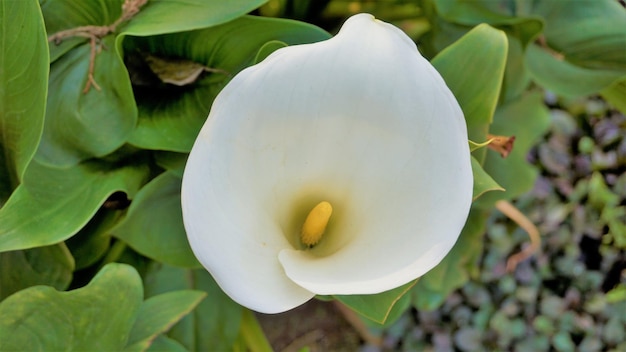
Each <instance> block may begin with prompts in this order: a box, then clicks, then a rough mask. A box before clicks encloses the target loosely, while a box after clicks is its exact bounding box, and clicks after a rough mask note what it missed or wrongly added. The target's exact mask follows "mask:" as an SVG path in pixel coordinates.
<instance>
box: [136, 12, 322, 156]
mask: <svg viewBox="0 0 626 352" xmlns="http://www.w3.org/2000/svg"><path fill="white" fill-rule="evenodd" d="M328 37H329V35H328V33H326V32H324V31H323V30H321V29H319V28H317V27H315V26H312V25H309V24H305V23H300V22H295V21H289V20H281V19H272V18H260V17H252V16H245V17H242V18H238V19H236V20H234V21H231V22H228V23H226V24H223V25H220V26H216V27H212V28H207V29H203V30H197V31H192V32H184V33H176V34H167V35H161V36H154V37H147V38H141V37H127V38H126V39H125V40H124V51H125V55H126V57H127V61H128V58H129V57H133V56H134V57H135V58H138V57H139V58H140V57H141V53H151V55H154V56H157V57H162V58H184V59H187V60H191V61H194V62H197V63H200V64H202V65H204V66H206V67H209V68H212V69H218V70H221V71H223V73H222V72H214V73H208V74H205V75H204V77H201V78H200V79H199V80H198V81H196V82H194V83H193V84H190V85H186V86H183V87H175V86H173V85H169V84H164V83H160V84H159V83H158V82H157V83H156V84H152V85H149V86H139V85H136V86H134V88H135V99H136V101H137V105H138V107H139V122H138V125H137V128H136V129H135V131H134V133H133V135H132V137H131V138H130V143H131V144H133V145H135V146H137V147H140V148H145V149H155V150H169V151H175V152H189V151H190V150H191V146H192V145H193V142H194V141H195V139H196V136H197V135H198V132H199V131H200V128H201V127H202V125H203V124H204V121H205V120H206V117H207V115H208V113H209V109H210V107H211V104H212V102H213V99H214V98H215V96H216V95H217V94H218V93H219V91H220V90H221V89H222V88H223V87H224V85H225V84H226V83H227V82H228V81H229V80H230V78H231V77H232V76H234V75H235V74H236V73H237V72H239V71H240V70H242V69H243V68H245V67H246V66H248V65H250V64H251V63H252V61H253V60H254V58H255V56H256V54H257V52H258V50H259V49H260V48H261V47H263V45H264V44H265V43H267V42H268V41H271V40H280V41H283V42H285V43H287V44H299V43H309V42H315V41H320V40H324V39H327V38H328ZM140 60H141V59H140ZM129 70H131V72H132V71H133V69H132V67H131V68H129Z"/></svg>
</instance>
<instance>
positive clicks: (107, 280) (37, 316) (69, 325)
mask: <svg viewBox="0 0 626 352" xmlns="http://www.w3.org/2000/svg"><path fill="white" fill-rule="evenodd" d="M142 300H143V289H142V286H141V278H140V277H139V274H137V271H136V270H135V269H134V268H132V267H131V266H128V265H124V264H109V265H107V266H105V267H104V268H103V269H102V271H100V273H98V275H96V276H95V277H94V278H93V280H92V281H91V283H89V285H87V286H85V287H83V288H80V289H77V290H74V291H70V292H59V291H56V290H55V289H53V288H52V287H47V286H35V287H31V288H29V289H26V290H23V291H20V292H18V293H16V294H14V295H12V296H10V297H9V298H7V299H5V300H4V301H3V302H2V303H0V350H2V351H68V350H73V351H93V350H99V351H120V350H122V348H123V347H124V346H125V344H126V341H127V340H128V337H129V333H130V331H131V328H132V325H133V322H134V321H135V317H136V316H137V314H138V311H139V309H140V306H141V302H142Z"/></svg>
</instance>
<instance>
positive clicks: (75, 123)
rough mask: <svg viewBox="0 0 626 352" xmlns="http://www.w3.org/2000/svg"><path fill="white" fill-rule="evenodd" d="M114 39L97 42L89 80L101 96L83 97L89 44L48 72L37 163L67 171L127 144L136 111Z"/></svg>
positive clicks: (84, 95) (90, 95)
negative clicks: (98, 87)
mask: <svg viewBox="0 0 626 352" xmlns="http://www.w3.org/2000/svg"><path fill="white" fill-rule="evenodd" d="M113 42H114V37H113V36H107V37H105V38H104V39H102V42H101V44H100V45H102V46H104V48H103V47H100V49H101V51H100V53H99V54H97V57H96V61H95V66H94V67H95V69H94V79H95V81H96V83H97V84H98V85H99V86H100V88H101V89H100V90H98V89H96V88H95V87H91V89H90V90H89V91H88V92H86V93H85V92H84V88H85V84H86V82H87V75H88V71H89V60H90V50H91V49H90V46H89V44H82V45H79V46H78V47H76V48H74V49H73V50H71V51H69V52H68V53H67V54H65V55H63V56H62V57H61V58H59V59H58V60H57V61H55V62H54V63H52V66H51V70H50V86H49V89H50V94H49V95H48V107H47V109H46V121H45V125H44V131H43V136H42V139H41V145H40V146H39V149H38V150H37V155H36V156H35V158H36V160H38V161H40V162H42V163H45V164H51V165H57V166H62V167H69V166H73V165H76V164H77V163H79V162H80V161H83V160H86V159H89V158H92V157H102V156H104V155H107V154H109V153H111V152H113V151H114V150H115V149H117V148H119V147H120V146H121V145H122V144H124V142H125V141H126V140H127V139H128V137H129V135H130V133H131V131H132V130H133V128H134V127H135V124H136V121H137V108H136V106H135V102H134V99H133V92H132V89H131V85H130V79H129V78H128V73H127V72H126V68H125V67H124V64H123V63H122V60H121V59H120V57H119V55H117V54H116V53H115V51H114V50H113V49H112V48H113Z"/></svg>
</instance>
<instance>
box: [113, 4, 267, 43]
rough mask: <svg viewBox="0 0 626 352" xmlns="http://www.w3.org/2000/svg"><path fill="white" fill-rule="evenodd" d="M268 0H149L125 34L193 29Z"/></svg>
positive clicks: (219, 21) (233, 15)
mask: <svg viewBox="0 0 626 352" xmlns="http://www.w3.org/2000/svg"><path fill="white" fill-rule="evenodd" d="M266 1H267V0H229V1H222V0H184V1H183V0H150V1H148V3H147V4H146V5H145V6H144V7H143V8H142V9H141V11H139V13H138V14H137V15H136V16H135V17H134V18H133V19H132V20H131V21H130V22H128V24H127V25H126V26H124V27H123V30H122V34H124V35H135V36H150V35H157V34H164V33H174V32H183V31H190V30H194V29H200V28H206V27H212V26H216V25H219V24H222V23H226V22H228V21H230V20H233V19H235V18H237V17H239V16H242V15H244V14H246V13H248V12H250V11H252V10H254V9H256V8H257V7H259V6H261V5H263V3H265V2H266Z"/></svg>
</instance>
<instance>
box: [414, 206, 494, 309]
mask: <svg viewBox="0 0 626 352" xmlns="http://www.w3.org/2000/svg"><path fill="white" fill-rule="evenodd" d="M487 215H488V212H487V211H483V210H479V209H477V208H475V207H472V209H471V210H470V214H469V217H468V218H467V222H466V223H465V227H464V228H463V231H462V232H461V236H460V237H459V239H458V241H457V242H456V244H455V245H454V247H453V248H452V250H451V251H450V252H449V253H448V255H447V256H446V257H445V258H444V259H443V261H442V262H441V263H439V264H438V265H437V266H436V267H435V268H434V269H432V270H431V271H429V272H428V273H426V275H424V276H422V277H421V278H420V279H419V280H417V284H416V285H415V286H414V287H413V289H412V290H411V295H412V299H413V305H414V306H415V307H416V308H417V309H422V310H433V309H436V308H437V307H439V306H440V305H441V304H442V303H443V302H444V301H445V299H446V297H448V295H450V293H452V291H454V290H456V289H457V288H459V287H461V286H463V284H465V283H466V282H467V280H468V279H469V275H470V273H472V272H473V271H475V268H476V265H477V262H478V258H480V255H481V253H482V247H483V246H482V244H483V241H482V239H481V236H482V235H483V234H484V232H485V227H486V226H485V224H486V218H487Z"/></svg>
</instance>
